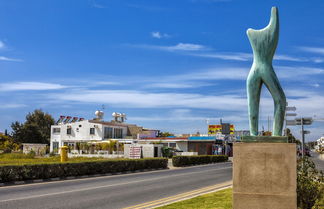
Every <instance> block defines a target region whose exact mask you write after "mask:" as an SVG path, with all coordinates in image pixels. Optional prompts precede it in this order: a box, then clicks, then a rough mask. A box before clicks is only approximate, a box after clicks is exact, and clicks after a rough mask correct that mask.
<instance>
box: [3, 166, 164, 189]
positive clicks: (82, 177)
mask: <svg viewBox="0 0 324 209" xmlns="http://www.w3.org/2000/svg"><path fill="white" fill-rule="evenodd" d="M166 169H169V168H168V167H166V168H154V169H153V168H152V169H142V170H135V171H123V172H117V173H103V174H91V175H82V176H67V177H56V178H49V179H33V180H25V181H12V182H5V183H0V187H5V186H14V185H22V184H33V183H43V182H52V181H64V180H73V179H84V178H93V177H100V176H112V175H114V176H115V175H123V174H131V173H141V172H149V171H158V170H166Z"/></svg>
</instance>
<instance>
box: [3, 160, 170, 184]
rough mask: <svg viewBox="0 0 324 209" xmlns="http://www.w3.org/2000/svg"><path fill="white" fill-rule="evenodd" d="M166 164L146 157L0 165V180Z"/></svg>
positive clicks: (61, 175) (155, 167) (97, 172)
mask: <svg viewBox="0 0 324 209" xmlns="http://www.w3.org/2000/svg"><path fill="white" fill-rule="evenodd" d="M167 164H168V160H167V159H164V158H147V159H136V160H131V159H125V160H120V159H119V160H97V161H91V162H90V161H88V162H75V163H73V162H72V163H47V164H45V163H44V164H31V165H10V166H0V182H2V183H3V182H11V181H25V180H32V179H48V178H56V177H60V178H64V177H68V176H81V175H93V174H105V173H116V172H125V171H135V170H142V169H157V168H166V167H167Z"/></svg>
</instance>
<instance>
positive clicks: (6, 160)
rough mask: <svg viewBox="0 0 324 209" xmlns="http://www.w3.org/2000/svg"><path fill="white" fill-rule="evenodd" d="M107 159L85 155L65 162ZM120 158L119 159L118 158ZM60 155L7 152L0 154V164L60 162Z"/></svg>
mask: <svg viewBox="0 0 324 209" xmlns="http://www.w3.org/2000/svg"><path fill="white" fill-rule="evenodd" d="M102 160H109V159H105V158H87V157H74V158H69V159H68V161H67V162H69V163H71V162H89V161H90V162H91V161H102ZM119 160H120V159H119ZM60 162H61V158H60V156H54V157H34V156H32V155H29V154H27V155H26V154H22V153H7V154H0V166H5V165H27V164H28V165H30V164H44V163H46V164H47V163H60Z"/></svg>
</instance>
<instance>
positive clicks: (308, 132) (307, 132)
mask: <svg viewBox="0 0 324 209" xmlns="http://www.w3.org/2000/svg"><path fill="white" fill-rule="evenodd" d="M300 133H302V132H300ZM304 134H310V131H306V130H305V131H304Z"/></svg>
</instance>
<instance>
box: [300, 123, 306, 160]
mask: <svg viewBox="0 0 324 209" xmlns="http://www.w3.org/2000/svg"><path fill="white" fill-rule="evenodd" d="M301 131H302V158H304V151H305V150H304V149H305V147H304V143H305V134H304V118H303V117H302V118H301Z"/></svg>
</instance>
